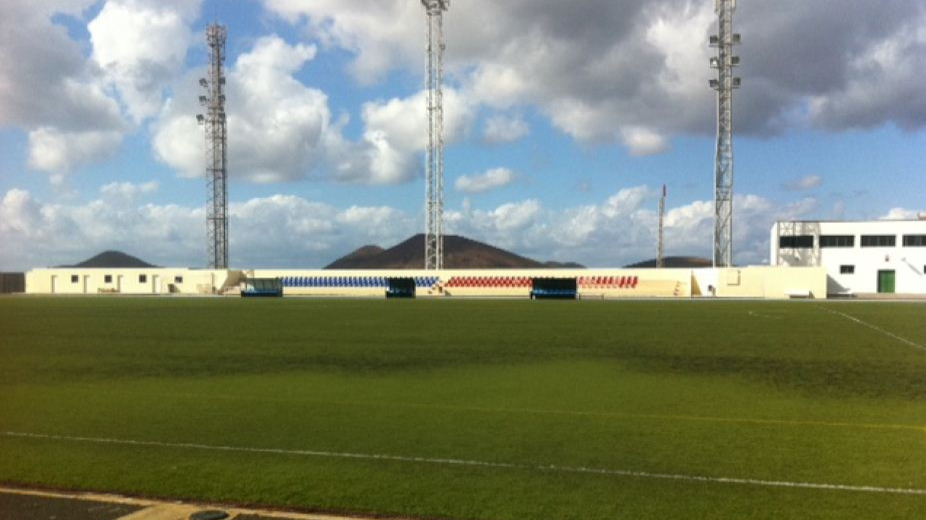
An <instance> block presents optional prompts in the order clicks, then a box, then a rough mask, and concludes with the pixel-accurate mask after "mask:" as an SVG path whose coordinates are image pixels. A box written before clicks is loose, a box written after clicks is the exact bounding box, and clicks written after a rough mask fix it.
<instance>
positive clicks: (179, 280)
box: [174, 276, 183, 283]
mask: <svg viewBox="0 0 926 520" xmlns="http://www.w3.org/2000/svg"><path fill="white" fill-rule="evenodd" d="M174 283H183V277H182V276H175V277H174Z"/></svg>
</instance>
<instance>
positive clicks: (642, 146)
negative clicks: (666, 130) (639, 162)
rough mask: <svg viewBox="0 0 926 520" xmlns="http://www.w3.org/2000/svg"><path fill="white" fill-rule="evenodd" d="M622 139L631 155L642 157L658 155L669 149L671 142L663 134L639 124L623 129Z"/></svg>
mask: <svg viewBox="0 0 926 520" xmlns="http://www.w3.org/2000/svg"><path fill="white" fill-rule="evenodd" d="M621 141H622V142H623V143H624V146H625V147H626V148H627V151H629V152H630V155H633V156H636V157H642V156H646V155H656V154H660V153H662V152H665V151H666V150H668V149H669V143H668V142H666V138H665V137H663V136H662V135H660V134H658V133H656V132H654V131H652V130H650V129H648V128H643V127H639V126H635V127H626V128H622V129H621Z"/></svg>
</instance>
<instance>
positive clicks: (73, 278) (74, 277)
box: [71, 274, 80, 283]
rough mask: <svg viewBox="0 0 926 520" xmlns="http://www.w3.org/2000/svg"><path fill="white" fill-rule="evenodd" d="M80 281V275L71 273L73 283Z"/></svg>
mask: <svg viewBox="0 0 926 520" xmlns="http://www.w3.org/2000/svg"><path fill="white" fill-rule="evenodd" d="M79 281H80V277H78V276H77V275H76V274H72V275H71V283H77V282H79Z"/></svg>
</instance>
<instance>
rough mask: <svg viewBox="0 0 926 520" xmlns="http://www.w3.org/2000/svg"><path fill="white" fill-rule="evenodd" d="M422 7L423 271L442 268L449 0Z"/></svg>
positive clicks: (425, 0) (424, 1) (433, 0)
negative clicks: (446, 13)
mask: <svg viewBox="0 0 926 520" xmlns="http://www.w3.org/2000/svg"><path fill="white" fill-rule="evenodd" d="M421 4H422V5H424V7H425V11H426V12H427V15H428V46H427V59H426V70H425V87H426V88H427V91H428V151H427V158H426V163H425V182H426V184H427V186H426V188H425V198H426V201H425V227H426V230H425V235H424V268H425V269H432V270H437V269H443V267H444V92H443V82H444V47H445V46H444V11H446V10H447V9H449V8H450V0H421Z"/></svg>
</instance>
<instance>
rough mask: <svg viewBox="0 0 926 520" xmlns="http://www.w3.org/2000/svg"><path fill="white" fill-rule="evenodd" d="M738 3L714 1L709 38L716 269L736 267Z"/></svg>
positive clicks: (725, 0) (726, 0)
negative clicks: (713, 73) (713, 75)
mask: <svg viewBox="0 0 926 520" xmlns="http://www.w3.org/2000/svg"><path fill="white" fill-rule="evenodd" d="M735 10H736V0H714V11H715V12H716V13H717V16H718V19H719V23H718V25H719V29H720V32H719V34H717V35H712V36H711V37H710V44H711V47H717V56H716V57H714V58H711V67H712V68H715V69H717V79H712V80H710V85H711V88H713V89H715V90H716V91H717V156H716V160H715V168H714V267H729V266H731V265H733V90H734V89H736V88H738V87H739V86H740V78H737V77H734V76H733V67H736V66H737V65H739V61H740V60H739V56H735V55H734V54H733V46H734V45H736V44H738V43H739V42H740V35H739V34H735V33H734V32H733V11H735Z"/></svg>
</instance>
